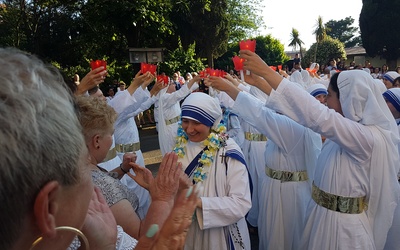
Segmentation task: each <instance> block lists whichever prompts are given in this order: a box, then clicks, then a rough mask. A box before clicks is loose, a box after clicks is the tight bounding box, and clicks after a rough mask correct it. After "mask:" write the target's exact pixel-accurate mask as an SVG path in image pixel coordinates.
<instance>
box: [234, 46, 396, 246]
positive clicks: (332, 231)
mask: <svg viewBox="0 0 400 250" xmlns="http://www.w3.org/2000/svg"><path fill="white" fill-rule="evenodd" d="M240 55H241V57H242V58H244V59H245V61H246V62H245V63H244V69H246V70H250V71H251V72H252V73H254V74H257V75H259V76H261V77H262V78H264V79H265V80H266V81H267V82H268V83H269V84H270V87H272V89H274V90H275V91H272V89H271V88H270V87H268V86H266V85H264V86H260V87H261V88H263V89H264V90H265V91H266V92H269V93H271V95H270V98H269V101H268V102H267V105H268V106H270V107H272V108H274V109H276V110H279V112H282V113H283V114H285V115H287V116H289V117H290V118H292V119H293V120H295V121H296V122H298V123H300V124H303V125H304V126H306V127H309V128H310V129H312V130H313V131H315V132H317V133H320V134H321V135H323V136H325V137H326V138H327V140H326V141H325V143H324V146H323V148H322V150H321V154H320V155H319V157H318V160H317V168H316V171H315V175H314V183H313V186H312V200H311V201H310V203H309V208H308V209H309V211H308V213H309V218H308V221H307V224H306V227H305V230H304V234H303V239H302V240H303V242H302V245H301V246H300V247H299V249H383V248H384V245H385V242H386V237H387V234H388V231H389V228H390V226H391V224H392V221H393V214H394V210H395V208H396V205H397V203H398V199H399V184H398V181H397V172H398V170H399V168H398V160H399V155H398V151H397V144H398V142H399V134H398V130H397V126H396V123H395V120H394V118H393V116H392V114H391V113H390V111H389V109H388V107H387V105H386V103H385V101H384V99H383V97H382V93H381V91H380V89H379V86H378V85H377V84H376V83H375V82H374V80H373V78H372V77H371V76H370V75H369V74H367V73H366V72H364V71H362V70H352V71H343V72H340V73H337V74H335V75H333V76H332V77H331V79H330V83H329V87H328V95H327V99H326V102H327V106H328V107H326V106H325V105H323V104H321V103H319V102H316V101H315V99H314V97H312V96H311V95H310V94H308V93H307V92H306V91H303V90H302V89H301V88H298V87H297V86H293V85H291V84H290V83H289V82H288V81H287V80H286V79H282V77H280V76H279V75H277V74H275V72H273V71H272V70H271V69H270V67H269V66H268V65H267V64H266V63H265V62H264V61H263V60H262V59H261V58H260V57H259V56H258V55H256V54H255V53H253V52H250V51H247V50H242V51H240ZM330 201H338V202H330Z"/></svg>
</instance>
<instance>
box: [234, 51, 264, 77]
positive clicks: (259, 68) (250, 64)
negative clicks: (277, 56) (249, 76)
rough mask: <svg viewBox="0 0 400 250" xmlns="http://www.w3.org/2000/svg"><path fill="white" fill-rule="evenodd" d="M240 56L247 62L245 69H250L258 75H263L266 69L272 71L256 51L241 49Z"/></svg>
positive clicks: (244, 65) (244, 64)
mask: <svg viewBox="0 0 400 250" xmlns="http://www.w3.org/2000/svg"><path fill="white" fill-rule="evenodd" d="M240 57H241V58H244V59H245V62H244V63H243V69H245V70H250V71H251V72H252V73H254V74H256V75H259V76H262V75H263V73H265V71H266V70H271V71H272V69H271V68H270V67H269V66H268V64H267V63H265V62H264V60H263V59H261V57H259V56H258V55H257V54H256V53H254V52H251V51H249V50H241V51H240Z"/></svg>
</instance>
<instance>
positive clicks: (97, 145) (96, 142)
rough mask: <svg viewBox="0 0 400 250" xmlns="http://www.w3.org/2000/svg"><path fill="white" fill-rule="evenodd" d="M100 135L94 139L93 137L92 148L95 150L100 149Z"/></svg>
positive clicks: (96, 135)
mask: <svg viewBox="0 0 400 250" xmlns="http://www.w3.org/2000/svg"><path fill="white" fill-rule="evenodd" d="M100 139H101V138H100V135H98V134H95V135H94V136H93V137H92V141H91V144H92V145H91V146H92V148H94V149H99V148H100Z"/></svg>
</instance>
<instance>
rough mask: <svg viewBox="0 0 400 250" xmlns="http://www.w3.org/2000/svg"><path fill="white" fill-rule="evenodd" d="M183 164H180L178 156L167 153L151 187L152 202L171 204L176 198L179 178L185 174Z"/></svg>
mask: <svg viewBox="0 0 400 250" xmlns="http://www.w3.org/2000/svg"><path fill="white" fill-rule="evenodd" d="M181 165H182V164H181V163H179V164H178V156H177V155H176V154H175V153H174V152H171V153H167V154H165V156H164V157H163V159H162V161H161V164H160V168H159V170H158V173H157V177H156V178H155V179H154V182H153V183H152V185H150V187H149V192H150V195H151V198H152V201H166V202H170V201H171V200H173V199H174V198H175V195H176V193H177V191H178V187H179V181H177V180H179V178H180V176H181V175H182V174H184V173H183V170H182V167H181Z"/></svg>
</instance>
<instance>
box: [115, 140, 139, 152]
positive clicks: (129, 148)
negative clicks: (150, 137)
mask: <svg viewBox="0 0 400 250" xmlns="http://www.w3.org/2000/svg"><path fill="white" fill-rule="evenodd" d="M115 149H116V150H117V152H119V153H128V152H135V151H138V150H140V142H135V143H128V144H115Z"/></svg>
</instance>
